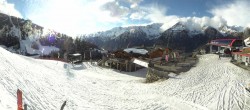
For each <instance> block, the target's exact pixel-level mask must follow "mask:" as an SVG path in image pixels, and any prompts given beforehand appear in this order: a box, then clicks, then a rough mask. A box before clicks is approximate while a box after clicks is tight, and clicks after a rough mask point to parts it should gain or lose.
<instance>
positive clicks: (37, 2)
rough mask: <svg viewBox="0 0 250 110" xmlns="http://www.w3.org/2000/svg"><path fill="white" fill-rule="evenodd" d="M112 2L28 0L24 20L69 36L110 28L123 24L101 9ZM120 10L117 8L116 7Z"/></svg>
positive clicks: (120, 16) (116, 17)
mask: <svg viewBox="0 0 250 110" xmlns="http://www.w3.org/2000/svg"><path fill="white" fill-rule="evenodd" d="M112 1H113V0H105V1H103V0H85V1H83V0H73V1H72V0H29V3H30V5H29V7H28V10H30V11H27V13H26V15H27V16H26V17H27V18H29V19H31V20H32V21H33V22H34V23H37V24H39V25H42V26H45V27H46V28H50V29H54V30H55V31H58V32H62V33H66V34H68V35H71V36H75V35H77V34H88V33H93V32H96V31H103V30H107V29H111V28H113V27H114V25H116V24H117V23H122V22H124V20H123V18H122V17H123V16H124V15H118V14H119V13H112V12H111V11H110V10H103V6H104V5H105V4H107V3H109V2H112ZM116 8H120V7H116Z"/></svg>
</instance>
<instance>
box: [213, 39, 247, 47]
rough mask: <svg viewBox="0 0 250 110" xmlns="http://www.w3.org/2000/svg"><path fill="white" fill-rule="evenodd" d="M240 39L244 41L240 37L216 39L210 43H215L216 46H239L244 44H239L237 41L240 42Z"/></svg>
mask: <svg viewBox="0 0 250 110" xmlns="http://www.w3.org/2000/svg"><path fill="white" fill-rule="evenodd" d="M238 41H240V42H242V40H240V39H215V40H212V41H211V42H210V43H209V44H210V45H215V46H222V47H223V46H224V47H237V46H242V45H243V44H241V45H238V44H236V43H238Z"/></svg>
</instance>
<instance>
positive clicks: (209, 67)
mask: <svg viewBox="0 0 250 110" xmlns="http://www.w3.org/2000/svg"><path fill="white" fill-rule="evenodd" d="M65 67H66V64H64V63H63V62H58V61H46V60H38V59H32V58H28V57H24V56H20V55H16V54H12V53H10V52H7V51H6V50H4V49H2V48H0V74H1V75H0V90H1V91H0V109H1V110H2V109H4V110H5V109H6V110H12V109H16V90H17V88H20V89H22V90H23V94H24V99H25V102H26V103H28V105H29V108H31V109H35V110H45V109H46V110H47V109H49V110H55V109H60V106H61V105H62V103H63V102H64V101H65V100H67V105H66V107H65V110H82V109H89V110H93V109H99V110H100V109H101V110H102V109H119V110H120V109H170V110H171V109H185V110H187V109H192V110H193V109H198V110H199V109H217V110H221V109H232V110H242V109H245V110H247V109H250V94H249V92H247V91H246V90H245V88H244V87H245V86H246V85H247V84H248V83H250V74H249V71H246V70H243V69H241V68H239V67H237V66H235V65H233V64H231V63H230V62H229V59H222V60H218V56H217V55H204V56H201V57H200V60H199V63H198V64H197V66H196V67H194V68H192V69H191V70H190V71H188V72H186V73H181V75H179V76H176V77H173V78H170V79H168V80H165V81H158V82H155V83H151V84H146V83H143V82H144V81H145V79H144V78H143V77H142V76H144V75H145V73H146V70H145V69H142V70H140V71H139V73H137V72H135V73H126V72H124V73H120V72H119V71H115V70H112V69H106V68H101V67H98V66H95V65H90V64H89V63H84V64H83V66H82V67H76V68H74V69H71V70H70V72H69V73H67V72H66V68H65ZM129 74H133V75H129ZM136 76H140V77H136Z"/></svg>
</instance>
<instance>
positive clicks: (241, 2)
mask: <svg viewBox="0 0 250 110" xmlns="http://www.w3.org/2000/svg"><path fill="white" fill-rule="evenodd" d="M249 6H250V1H248V0H235V1H233V2H232V3H230V4H224V5H221V6H218V7H215V8H213V9H211V10H210V13H212V14H213V15H214V16H220V17H222V18H223V19H225V20H226V21H227V24H228V25H239V26H243V27H246V26H248V27H249V26H250V19H249V18H250V13H249V12H250V8H249Z"/></svg>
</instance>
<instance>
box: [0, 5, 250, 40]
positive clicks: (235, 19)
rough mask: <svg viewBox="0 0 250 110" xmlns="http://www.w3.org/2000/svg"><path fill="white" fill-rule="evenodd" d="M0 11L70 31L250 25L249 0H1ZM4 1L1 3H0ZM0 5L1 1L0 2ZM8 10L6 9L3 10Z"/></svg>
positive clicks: (72, 32)
mask: <svg viewBox="0 0 250 110" xmlns="http://www.w3.org/2000/svg"><path fill="white" fill-rule="evenodd" d="M1 2H5V5H6V6H4V8H6V9H5V10H4V8H2V10H1V8H0V11H2V12H5V13H6V12H7V13H9V14H11V13H14V15H16V16H19V17H22V18H25V19H30V20H32V21H33V22H34V23H37V24H39V25H41V26H44V27H47V28H51V29H54V30H56V31H59V32H63V33H66V34H69V35H77V34H88V33H93V32H97V31H105V30H108V29H111V28H113V27H117V26H130V25H147V24H150V23H156V22H157V23H164V26H163V28H165V29H166V28H168V27H170V26H172V25H173V24H175V23H176V22H179V21H183V22H186V23H187V24H192V23H194V22H195V23H199V24H202V25H211V26H215V27H219V26H221V25H239V26H244V27H246V26H250V20H248V19H249V18H250V14H249V12H250V9H249V8H248V6H250V1H249V0H0V4H1ZM2 4H3V3H2ZM0 6H1V5H0ZM6 10H7V11H6Z"/></svg>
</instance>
